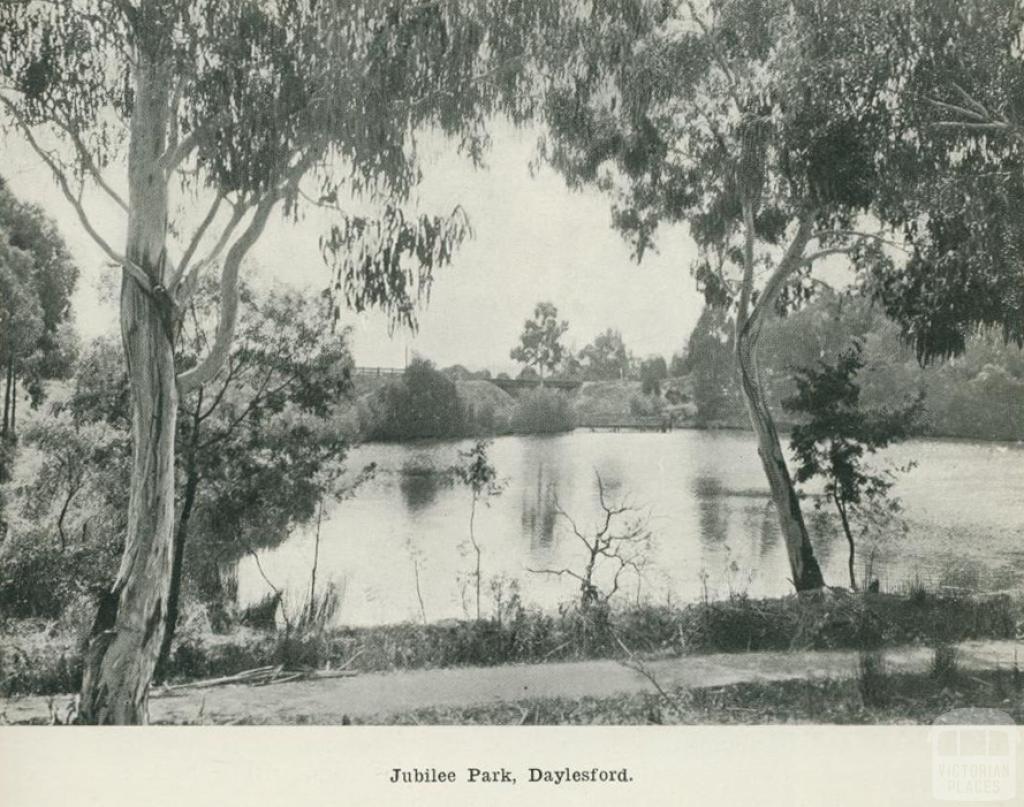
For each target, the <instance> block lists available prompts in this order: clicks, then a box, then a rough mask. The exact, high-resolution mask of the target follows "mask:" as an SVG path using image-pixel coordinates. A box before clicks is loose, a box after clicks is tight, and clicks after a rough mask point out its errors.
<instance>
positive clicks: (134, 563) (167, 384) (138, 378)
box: [80, 54, 178, 724]
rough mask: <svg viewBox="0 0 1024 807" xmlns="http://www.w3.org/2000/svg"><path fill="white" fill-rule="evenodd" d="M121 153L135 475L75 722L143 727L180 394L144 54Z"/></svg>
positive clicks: (164, 94)
mask: <svg viewBox="0 0 1024 807" xmlns="http://www.w3.org/2000/svg"><path fill="white" fill-rule="evenodd" d="M135 76H136V77H135V109H134V112H133V116H132V125H131V144H130V151H129V157H128V176H129V205H128V210H129V214H128V237H127V250H126V252H127V257H128V259H129V260H131V261H134V262H135V263H136V264H137V265H138V266H140V267H142V269H143V271H144V272H145V273H146V274H147V276H148V277H149V280H150V283H151V285H152V286H153V288H154V291H153V292H149V291H147V290H145V289H143V288H142V286H141V285H140V284H139V283H138V282H137V281H136V280H134V279H132V278H131V277H129V276H128V275H127V274H126V275H125V276H124V279H123V281H122V285H121V334H122V339H123V341H124V348H125V354H126V357H127V362H128V376H129V381H130V385H131V391H132V443H133V453H132V474H131V490H130V494H129V504H128V522H127V536H126V539H125V550H124V556H123V557H122V560H121V567H120V569H119V571H118V575H117V579H116V581H115V583H114V586H113V588H112V590H111V591H110V592H109V593H108V594H107V595H106V596H105V597H104V599H103V602H102V603H101V604H100V608H99V612H98V613H97V616H96V620H95V622H94V624H93V631H92V635H91V637H90V640H89V647H88V649H87V652H86V658H85V670H84V674H83V680H82V699H81V710H80V719H81V720H82V721H83V722H86V723H95V724H137V723H144V722H146V718H147V715H146V711H147V710H146V707H147V699H148V691H149V684H150V682H151V680H152V677H153V672H154V669H155V667H156V663H157V658H158V656H159V652H160V646H161V644H162V640H163V635H164V630H165V624H166V621H165V609H166V603H167V597H168V592H169V588H170V581H171V569H172V563H173V528H174V434H175V425H176V419H177V409H178V393H177V388H176V385H175V384H176V380H175V368H174V349H173V348H174V345H173V334H174V313H173V308H172V306H171V305H170V304H169V300H168V298H167V296H166V294H165V293H163V292H162V290H163V283H164V259H165V253H164V244H165V238H166V232H167V180H166V177H165V174H164V171H163V168H162V166H161V165H160V162H159V159H160V156H161V154H162V153H163V151H164V149H165V147H166V133H167V118H168V108H169V88H170V84H171V82H170V79H169V75H168V73H167V72H166V70H165V69H164V68H163V67H162V66H161V65H159V64H155V63H153V62H152V61H151V60H149V59H148V58H147V57H146V56H145V55H144V54H142V55H140V56H139V57H138V64H137V65H136V70H135Z"/></svg>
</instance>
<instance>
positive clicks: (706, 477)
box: [692, 474, 729, 554]
mask: <svg viewBox="0 0 1024 807" xmlns="http://www.w3.org/2000/svg"><path fill="white" fill-rule="evenodd" d="M692 491H693V497H694V499H696V501H697V514H698V518H699V523H700V530H699V536H700V542H701V548H702V550H703V552H704V553H705V554H710V553H715V552H718V551H720V550H721V548H722V545H723V544H724V543H725V540H726V538H727V537H728V534H729V509H728V507H727V506H726V502H725V492H724V490H723V488H722V483H721V481H720V480H719V479H718V478H717V477H714V476H711V475H710V474H698V475H697V476H695V477H694V479H693V485H692Z"/></svg>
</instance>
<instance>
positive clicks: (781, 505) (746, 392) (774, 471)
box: [736, 338, 825, 591]
mask: <svg viewBox="0 0 1024 807" xmlns="http://www.w3.org/2000/svg"><path fill="white" fill-rule="evenodd" d="M754 347H755V345H753V344H751V340H750V339H747V338H743V339H739V340H737V348H736V355H737V358H738V359H739V362H738V363H739V369H740V384H741V386H742V388H743V396H744V398H745V399H746V403H747V412H748V414H749V415H750V423H751V425H752V426H753V427H754V433H755V434H756V435H757V453H758V456H760V457H761V465H762V466H763V467H764V473H765V476H766V477H768V485H769V487H770V489H771V494H772V501H773V502H774V504H775V510H776V511H777V513H778V516H779V526H780V527H781V528H782V535H783V537H784V538H785V541H786V552H787V554H788V556H789V568H790V571H791V572H792V573H793V585H794V586H795V587H796V590H797V591H807V590H810V589H816V588H821V587H822V586H823V585H825V581H824V579H823V578H822V575H821V569H820V568H819V567H818V562H817V560H816V559H815V557H814V550H813V549H812V547H811V541H810V538H809V536H808V534H807V526H806V524H804V517H803V512H802V511H801V509H800V500H799V499H798V498H797V495H796V490H795V489H794V487H793V481H792V479H791V478H790V476H789V469H788V468H787V466H786V456H785V454H784V453H783V451H782V445H781V444H780V442H779V434H778V432H777V431H776V429H775V422H774V420H773V419H772V416H771V412H770V411H769V410H768V406H767V404H766V403H765V400H764V392H763V390H762V388H761V383H760V379H759V378H758V370H757V358H756V354H755V353H754Z"/></svg>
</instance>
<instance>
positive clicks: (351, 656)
mask: <svg viewBox="0 0 1024 807" xmlns="http://www.w3.org/2000/svg"><path fill="white" fill-rule="evenodd" d="M1022 625H1024V600H1022V599H1019V598H1011V597H1009V596H1006V595H996V596H988V595H966V594H948V593H931V592H928V591H926V590H924V589H916V590H914V591H913V592H909V593H903V594H885V593H880V594H871V593H866V594H851V593H848V592H843V591H841V590H837V591H825V592H820V593H817V594H812V595H804V596H800V597H797V596H795V595H793V596H787V597H782V598H776V599H766V600H754V599H750V598H748V597H742V596H736V597H731V598H729V599H726V600H722V601H709V602H707V603H695V604H691V605H686V606H674V607H670V606H640V607H638V606H632V607H621V608H615V609H603V608H593V609H589V610H586V611H581V610H580V609H579V608H577V607H572V606H570V605H567V606H566V607H564V608H562V609H561V610H560V611H559V612H557V613H546V612H543V611H539V610H535V609H527V608H525V607H523V606H522V605H521V604H518V603H512V604H510V605H509V606H508V607H506V609H505V610H504V612H503V613H502V615H501V618H500V619H497V618H495V619H482V620H460V621H455V620H450V621H443V622H436V623H428V624H416V623H402V624H395V625H381V626H375V627H364V628H358V627H336V628H331V629H315V630H306V631H297V630H281V631H277V630H272V631H262V632H261V631H255V630H251V629H244V628H238V629H235V630H233V631H231V632H229V633H226V634H213V633H211V632H210V631H209V630H208V628H204V626H203V625H202V623H201V621H199V620H192V621H190V622H188V623H187V624H186V625H184V626H183V627H182V629H181V630H180V631H179V635H178V637H177V640H176V643H175V649H174V651H173V653H172V656H171V660H170V664H169V666H168V667H167V668H166V669H165V670H164V671H163V672H164V674H163V680H164V681H167V682H172V683H185V682H189V681H195V680H199V679H211V678H218V677H222V676H232V675H236V674H238V673H240V672H244V671H246V670H253V669H258V668H268V667H273V668H280V669H281V670H292V671H303V670H316V669H334V670H338V669H344V670H349V671H352V672H382V671H391V670H403V669H438V668H452V667H464V666H497V665H504V664H530V663H534V664H535V663H549V662H566V661H581V660H586V659H621V658H623V657H624V655H628V656H629V657H636V658H646V659H656V658H672V657H677V656H687V655H700V654H708V653H722V652H725V653H748V652H761V651H791V650H836V649H853V650H861V649H877V648H884V647H895V646H901V645H919V646H933V645H943V644H949V643H954V642H963V641H969V640H986V639H999V640H1006V639H1015V638H1016V637H1017V636H1018V634H1019V632H1020V629H1021V626H1022ZM2 636H3V638H2V639H0V695H4V696H7V697H9V696H13V695H21V694H59V693H65V692H72V691H75V690H76V689H77V688H78V684H79V682H80V675H81V656H80V649H81V648H80V642H81V636H80V635H79V636H76V635H74V633H73V632H72V631H70V630H68V629H67V628H64V629H63V630H62V629H61V628H60V627H59V626H57V625H53V624H44V623H33V622H31V621H24V622H21V623H17V624H15V623H11V624H8V625H7V626H5V630H4V631H3V632H2Z"/></svg>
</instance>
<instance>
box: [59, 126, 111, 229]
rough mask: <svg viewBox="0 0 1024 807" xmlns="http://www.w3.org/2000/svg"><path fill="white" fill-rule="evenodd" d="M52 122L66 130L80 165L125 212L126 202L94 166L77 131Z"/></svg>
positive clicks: (94, 163)
mask: <svg viewBox="0 0 1024 807" xmlns="http://www.w3.org/2000/svg"><path fill="white" fill-rule="evenodd" d="M54 123H56V125H57V126H59V127H60V128H61V129H62V130H63V131H64V132H66V133H67V135H68V137H69V138H71V142H72V143H73V144H74V146H75V150H76V151H77V152H78V157H79V159H80V160H81V161H82V166H83V167H84V168H85V170H86V171H88V172H89V175H90V176H92V178H93V179H94V180H95V181H96V184H97V185H99V186H100V188H102V189H103V190H104V191H105V192H106V194H107V195H108V196H109V197H110V198H111V199H113V200H114V201H115V202H116V203H117V206H118V207H120V208H121V209H122V210H123V211H124V212H125V213H127V212H128V203H127V202H125V200H124V199H123V198H122V197H121V195H120V194H119V193H118V192H117V191H115V190H114V189H113V188H112V187H110V185H108V184H107V182H106V180H104V179H103V176H102V175H101V174H100V170H99V168H97V167H96V162H95V161H94V160H93V158H92V154H90V153H89V149H87V148H86V147H85V143H83V142H82V138H81V137H79V135H78V133H77V132H76V131H75V130H74V129H72V128H71V127H70V126H66V125H65V124H63V123H61V122H60V121H54Z"/></svg>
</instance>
